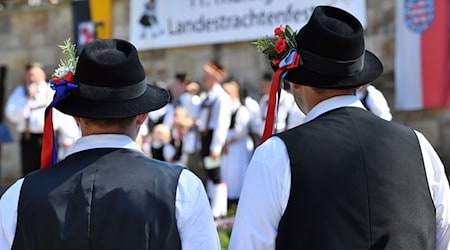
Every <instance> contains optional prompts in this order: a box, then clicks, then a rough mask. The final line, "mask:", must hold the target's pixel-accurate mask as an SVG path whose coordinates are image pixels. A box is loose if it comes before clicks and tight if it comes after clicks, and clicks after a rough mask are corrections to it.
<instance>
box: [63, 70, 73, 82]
mask: <svg viewBox="0 0 450 250" xmlns="http://www.w3.org/2000/svg"><path fill="white" fill-rule="evenodd" d="M63 80H64V81H66V82H72V83H73V81H74V79H73V73H72V71H69V72H67V74H66V75H65V76H64V77H63Z"/></svg>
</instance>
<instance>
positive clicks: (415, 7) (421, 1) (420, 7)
mask: <svg viewBox="0 0 450 250" xmlns="http://www.w3.org/2000/svg"><path fill="white" fill-rule="evenodd" d="M434 6H435V4H434V0H405V5H404V8H405V9H404V11H405V12H404V13H405V22H406V26H407V27H408V29H410V30H411V31H413V32H415V33H422V32H424V31H426V30H427V29H429V28H430V27H431V25H432V24H433V21H434Z"/></svg>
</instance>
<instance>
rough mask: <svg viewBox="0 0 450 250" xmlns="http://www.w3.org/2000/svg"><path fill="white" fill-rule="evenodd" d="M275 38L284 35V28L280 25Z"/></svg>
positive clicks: (276, 29)
mask: <svg viewBox="0 0 450 250" xmlns="http://www.w3.org/2000/svg"><path fill="white" fill-rule="evenodd" d="M274 32H275V36H281V35H283V34H284V27H283V26H282V25H280V26H279V27H276V28H275V30H274Z"/></svg>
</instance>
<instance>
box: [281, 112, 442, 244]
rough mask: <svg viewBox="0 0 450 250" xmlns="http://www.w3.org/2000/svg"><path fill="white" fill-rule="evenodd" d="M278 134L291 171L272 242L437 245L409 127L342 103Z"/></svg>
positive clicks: (416, 144)
mask: <svg viewBox="0 0 450 250" xmlns="http://www.w3.org/2000/svg"><path fill="white" fill-rule="evenodd" d="M278 136H279V137H280V138H281V139H282V140H283V141H284V143H285V144H286V147H287V150H288V154H289V159H290V162H291V173H292V176H291V190H290V195H289V201H288V204H287V207H286V211H285V213H284V214H283V216H282V219H281V221H280V223H279V227H278V235H277V239H276V247H277V249H289V250H291V249H314V250H329V249H338V250H341V249H345V250H362V249H370V250H381V249H390V250H415V249H417V250H428V249H430V250H431V249H435V248H436V242H435V239H436V232H435V229H436V217H435V209H434V205H433V201H432V199H431V195H430V192H429V188H428V184H427V180H426V174H425V169H424V163H423V159H422V154H421V151H420V146H419V142H418V139H417V136H416V135H415V133H414V131H413V130H412V129H409V128H407V127H404V126H402V125H399V124H396V123H392V122H387V121H384V120H383V119H380V118H378V117H376V116H375V115H373V114H372V113H370V112H368V111H365V110H362V109H359V108H341V109H337V110H334V111H330V112H328V113H326V114H323V115H321V116H319V117H318V118H316V119H314V120H312V121H311V122H308V123H305V124H303V125H300V126H298V127H296V128H294V129H291V130H288V131H286V132H283V133H280V134H278Z"/></svg>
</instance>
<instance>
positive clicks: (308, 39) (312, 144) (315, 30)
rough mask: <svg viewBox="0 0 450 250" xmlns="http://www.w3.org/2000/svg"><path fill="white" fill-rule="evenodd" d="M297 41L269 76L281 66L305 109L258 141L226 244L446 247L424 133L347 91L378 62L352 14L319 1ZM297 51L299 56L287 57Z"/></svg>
mask: <svg viewBox="0 0 450 250" xmlns="http://www.w3.org/2000/svg"><path fill="white" fill-rule="evenodd" d="M286 39H289V38H286ZM295 41H296V45H295V48H294V49H295V50H293V52H292V53H294V54H291V55H289V57H288V58H287V59H286V58H285V60H283V61H282V62H281V63H280V64H279V67H275V69H276V70H277V72H276V74H275V75H278V76H280V75H283V73H284V72H286V70H287V69H288V72H287V75H286V77H285V78H286V79H287V80H288V81H289V82H290V83H291V87H292V90H293V94H294V96H295V100H296V103H297V104H298V106H299V107H300V108H301V110H302V111H303V112H305V114H307V115H306V117H305V120H304V123H303V124H302V125H300V126H298V127H295V128H293V129H291V130H288V131H285V132H282V133H279V134H276V135H275V136H272V137H270V138H269V139H268V140H267V141H266V142H265V143H264V144H262V145H261V146H260V147H259V148H258V149H257V150H256V152H255V154H254V156H253V158H252V160H251V162H250V165H249V167H248V170H247V173H246V179H245V183H244V187H243V190H242V193H241V199H240V202H239V206H238V209H237V215H236V220H235V224H234V227H233V233H232V236H231V242H230V249H232V250H233V249H246V250H252V249H258V250H264V249H314V250H329V249H345V250H356V249H358V250H361V249H371V250H375V249H377V250H378V249H391V250H394V249H395V250H401V249H405V250H406V249H408V250H411V249H413V250H414V249H417V250H424V249H429V250H431V249H439V250H444V249H446V250H447V249H450V245H449V239H450V226H449V225H450V191H449V185H448V181H447V179H446V177H445V173H444V168H443V165H442V163H441V161H440V159H439V157H438V156H437V154H436V153H435V151H434V150H433V148H432V147H431V145H430V143H429V142H428V141H427V140H426V139H425V137H424V136H423V135H422V134H420V133H419V132H417V131H414V130H412V129H410V128H407V127H405V126H402V125H400V124H396V123H392V122H389V121H385V120H383V119H381V118H379V117H377V116H375V115H374V114H372V113H370V112H368V111H367V110H365V109H364V107H363V106H362V104H361V102H360V101H359V100H358V99H357V98H356V96H355V90H356V88H357V87H358V86H361V85H363V84H366V83H369V82H372V81H373V80H375V79H376V78H377V77H378V76H379V75H380V74H381V73H382V71H383V69H382V64H381V62H380V61H379V59H378V58H377V57H376V56H375V55H374V54H372V53H370V52H369V51H367V50H365V48H364V35H363V28H362V26H361V24H360V23H359V21H358V20H357V19H356V18H355V17H354V16H352V15H351V14H349V13H347V12H345V11H343V10H341V9H337V8H334V7H329V6H319V7H316V8H315V9H314V11H313V14H312V16H311V18H310V19H309V21H308V23H307V24H306V25H305V26H304V27H303V28H302V29H301V30H300V31H299V32H298V33H297V34H295ZM281 48H282V47H281ZM279 51H281V49H280V50H279ZM295 54H299V55H300V58H301V60H297V61H296V60H290V59H292V58H294V59H295V58H296V57H297V56H296V55H295ZM297 59H298V58H297ZM295 62H298V64H296V63H295ZM276 83H277V82H276V79H275V81H274V82H273V84H275V86H276ZM274 92H275V93H276V91H274Z"/></svg>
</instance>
